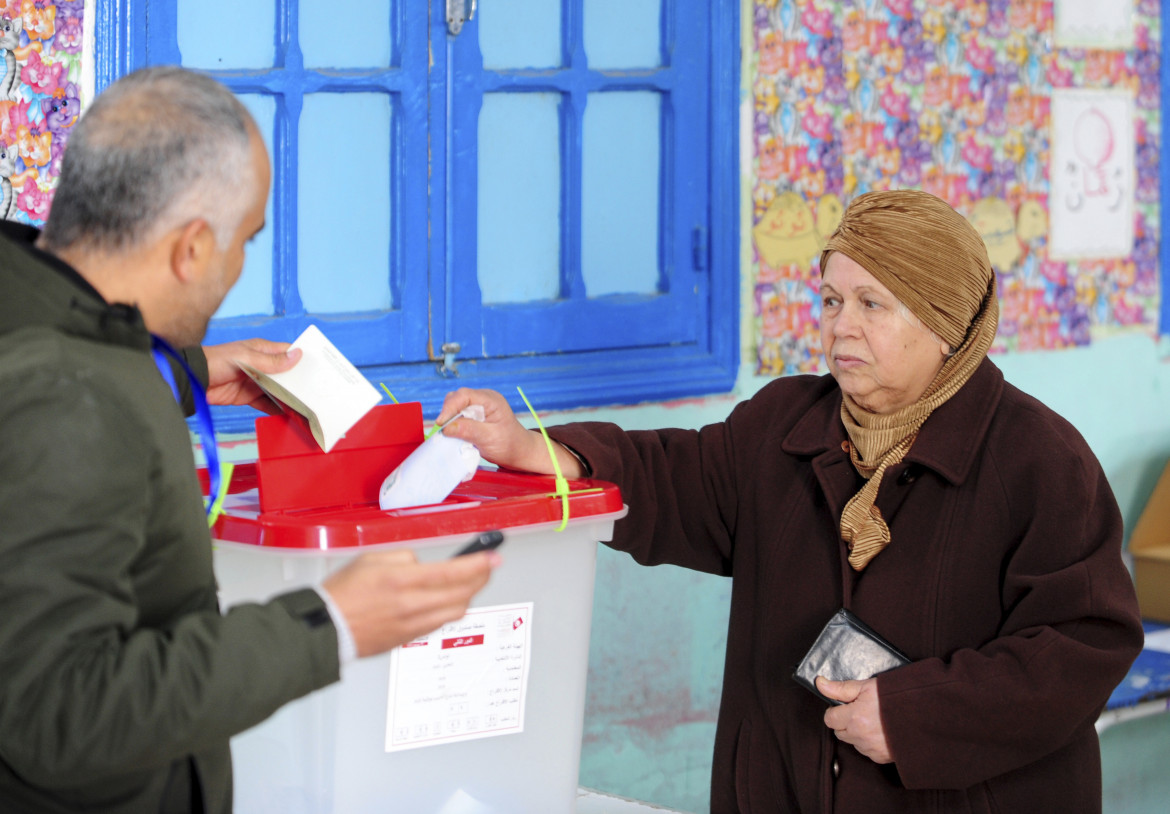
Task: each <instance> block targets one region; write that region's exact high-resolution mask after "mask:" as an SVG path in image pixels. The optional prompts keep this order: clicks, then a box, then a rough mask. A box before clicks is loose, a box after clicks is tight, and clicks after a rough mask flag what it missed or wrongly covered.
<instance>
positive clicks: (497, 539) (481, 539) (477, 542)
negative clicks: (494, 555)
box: [451, 531, 504, 557]
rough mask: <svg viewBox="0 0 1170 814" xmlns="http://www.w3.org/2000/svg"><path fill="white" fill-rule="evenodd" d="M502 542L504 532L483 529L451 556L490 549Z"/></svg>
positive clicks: (460, 555)
mask: <svg viewBox="0 0 1170 814" xmlns="http://www.w3.org/2000/svg"><path fill="white" fill-rule="evenodd" d="M502 542H504V532H502V531H485V532H483V533H482V534H480V535H479V536H478V537H476V538H475V539H474V540H472V541H471V542H470V543H468V544H467V545H465V546H463V548H461V549H459V550H458V551H456V552H455V553H454V554H452V555H451V556H452V557H462V556H463V555H464V554H474V553H475V552H477V551H491V550H492V549H493V548H497V547H498V546H499V545H500V543H502Z"/></svg>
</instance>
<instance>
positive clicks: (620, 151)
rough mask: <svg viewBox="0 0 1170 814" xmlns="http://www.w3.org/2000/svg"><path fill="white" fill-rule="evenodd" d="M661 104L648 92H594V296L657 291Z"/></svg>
mask: <svg viewBox="0 0 1170 814" xmlns="http://www.w3.org/2000/svg"><path fill="white" fill-rule="evenodd" d="M661 106H662V101H661V99H660V98H659V96H658V94H656V93H650V92H647V91H637V92H628V93H591V94H589V102H588V103H587V104H586V105H585V121H584V137H583V144H582V148H581V150H582V161H581V163H582V173H581V175H582V213H581V221H582V222H581V274H582V277H584V280H585V290H586V292H588V295H589V296H590V297H600V296H603V295H605V294H614V293H653V292H656V291H657V290H658V227H659V224H658V198H659V195H658V188H659V172H660V168H659V163H660V161H659V140H660V135H659V129H660V124H659V122H660V120H661Z"/></svg>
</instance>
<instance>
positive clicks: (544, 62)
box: [477, 0, 561, 70]
mask: <svg viewBox="0 0 1170 814" xmlns="http://www.w3.org/2000/svg"><path fill="white" fill-rule="evenodd" d="M479 6H480V7H479V9H478V11H477V19H478V20H479V48H480V51H481V52H482V53H483V66H484V67H485V68H487V69H488V70H498V69H501V68H556V67H559V66H560V64H561V4H560V2H559V0H490V2H487V0H485V2H482V3H480V4H479Z"/></svg>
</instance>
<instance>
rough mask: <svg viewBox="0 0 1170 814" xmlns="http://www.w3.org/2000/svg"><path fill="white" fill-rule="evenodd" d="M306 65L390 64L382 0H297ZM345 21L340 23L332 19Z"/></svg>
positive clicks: (387, 14)
mask: <svg viewBox="0 0 1170 814" xmlns="http://www.w3.org/2000/svg"><path fill="white" fill-rule="evenodd" d="M300 4H301V5H300V9H301V14H300V30H301V53H302V54H304V58H305V67H306V68H385V67H388V66H389V65H390V64H391V57H392V53H391V47H392V46H391V44H390V13H391V11H390V10H391V9H392V8H394V6H395V5H396V4H395V3H388V2H386V0H300ZM342 20H345V21H348V22H347V23H346V24H344V25H337V24H335V23H336V22H339V21H342Z"/></svg>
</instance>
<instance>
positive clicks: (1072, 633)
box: [439, 190, 1142, 814]
mask: <svg viewBox="0 0 1170 814" xmlns="http://www.w3.org/2000/svg"><path fill="white" fill-rule="evenodd" d="M821 269H822V286H821V298H822V318H821V341H822V344H823V349H824V352H825V358H826V360H827V361H828V365H829V371H830V374H831V375H828V376H823V377H814V376H793V377H787V378H782V379H778V380H776V381H774V382H772V383H770V384H768V385H767V386H766V387H764V388H763V389H762V390H760V392H759V393H758V394H756V395H755V396H754V397H752V398H751V399H749V400H747V401H745V402H743V403H741V404H739V405H738V406H737V407H736V408H735V409H734V410H733V411H732V413H731V415H730V417H729V418H728V419H727V420H726V421H724V422H722V423H720V424H714V425H711V426H707V427H704V428H703V429H701V430H698V431H688V430H674V429H666V430H658V431H641V432H624V431H622V430H621V429H619V428H618V427H616V426H613V425H609V424H601V423H577V424H568V425H564V426H560V427H555V428H552V429H550V430H549V434H550V435H551V436H552V437H553V438H554V439H556V441H558V442H559V444H558V446H557V448H556V454H557V456H558V459H559V462H560V466H561V468H562V470H563V471H564V473H565V474H566V475H567V476H569V477H572V476H581V475H584V474H590V475H592V476H594V477H597V478H600V479H603V480H608V481H612V482H614V483H617V484H618V485H619V486H620V487H621V490H622V494H623V496H624V497H625V500H626V502H627V503H628V504H629V506H630V514H629V516H628V517H627V518H625V519H624V520H622V521H620V522H619V523H618V525H617V527H616V529H615V538H614V541H613V543H612V545H613V546H614V547H615V548H619V549H622V550H625V551H629V552H630V553H631V554H632V555H633V556H634V558H635V559H636V560H637V561H638V562H640V563H643V564H647V565H652V564H657V563H674V564H677V565H682V566H685V567H689V568H694V569H698V570H701V571H707V572H711V573H716V574H724V575H728V576H731V577H733V583H732V598H731V619H730V627H729V632H728V644H727V657H726V664H725V670H724V687H723V696H722V702H721V706H720V713H719V725H718V730H717V733H716V742H715V756H714V768H713V777H712V788H711V810H712V812H716V813H717V814H723V812H741V813H742V814H748V812H750V813H751V814H761V812H790V811H801V812H866V813H867V814H871V813H872V812H899V814H902V813H903V812H912V811H963V812H967V811H1001V812H1024V811H1028V812H1031V811H1060V812H1080V811H1085V812H1096V811H1100V810H1101V769H1100V752H1099V747H1098V742H1097V736H1096V732H1095V730H1094V726H1093V724H1094V721H1095V720H1096V718H1097V715H1098V714H1099V713H1100V711H1101V709H1102V707H1103V705H1104V703H1105V701H1106V699H1107V698H1108V696H1109V694H1110V692H1111V690H1112V689H1113V687H1114V686H1115V685H1116V684H1117V683H1118V682H1119V681H1120V680H1121V678H1122V677H1123V676H1124V675H1125V672H1126V670H1127V669H1128V667H1129V665H1130V663H1131V662H1132V660H1133V659H1134V658H1135V656H1136V655H1137V653H1138V651H1139V650H1140V649H1141V645H1142V633H1141V625H1140V620H1139V617H1138V611H1137V603H1136V600H1135V598H1134V592H1133V587H1132V583H1131V581H1130V577H1129V574H1128V572H1127V571H1126V569H1125V567H1124V565H1123V563H1122V561H1121V537H1122V523H1121V517H1120V514H1119V512H1118V508H1117V504H1116V501H1115V500H1114V497H1113V494H1112V492H1111V490H1110V488H1109V484H1108V482H1107V481H1106V479H1105V475H1104V473H1103V472H1102V470H1101V467H1100V464H1099V463H1098V462H1097V460H1096V458H1095V457H1094V455H1093V453H1092V452H1091V451H1090V450H1089V448H1088V446H1087V445H1086V444H1085V442H1084V440H1083V439H1082V438H1081V436H1080V435H1079V434H1078V433H1077V431H1076V430H1075V429H1073V427H1072V426H1071V425H1070V424H1068V422H1066V421H1064V420H1063V419H1062V418H1060V417H1059V416H1058V415H1056V414H1055V413H1053V412H1052V411H1051V410H1049V409H1048V408H1046V407H1045V406H1044V405H1042V404H1040V403H1039V402H1038V401H1036V400H1035V399H1033V398H1031V397H1030V396H1028V395H1026V394H1024V393H1023V392H1021V391H1020V390H1018V389H1016V388H1015V387H1013V386H1011V385H1010V384H1007V383H1006V382H1005V381H1004V379H1003V375H1002V374H1001V373H1000V371H999V369H998V368H997V367H996V366H995V365H994V364H993V363H992V362H991V361H990V360H989V359H988V358H987V351H988V348H989V347H990V346H991V343H992V339H993V338H994V336H995V328H996V323H997V316H998V303H997V300H996V295H995V274H994V272H993V271H992V269H991V265H990V263H989V262H988V258H987V252H986V249H985V248H984V245H983V242H982V240H981V239H980V237H979V235H978V234H977V233H976V232H975V230H974V229H973V228H972V227H971V225H970V224H968V223H967V221H966V220H965V219H963V218H962V217H961V216H960V215H959V214H958V213H956V212H955V211H954V210H953V209H951V208H950V207H949V206H948V205H947V204H946V203H945V202H943V201H941V200H940V199H938V198H935V197H933V196H931V195H928V194H926V193H923V192H918V191H908V190H903V191H894V192H875V193H869V194H866V195H862V196H860V197H858V198H857V199H856V200H855V201H854V202H853V203H852V204H851V206H850V207H849V209H848V210H847V211H846V213H845V216H844V218H843V220H842V222H841V225H840V227H839V228H838V229H837V231H836V232H835V233H834V234H833V236H832V237H831V238H830V239H829V241H828V242H827V244H826V246H825V250H824V253H823V254H822V256H821ZM470 403H480V404H483V405H484V406H485V408H486V413H487V421H486V422H485V423H483V424H479V423H477V422H473V421H456V422H454V423H453V424H452V425H451V426H449V427H448V428H447V430H446V432H447V434H448V435H451V436H454V437H458V438H465V439H468V440H471V441H473V442H474V443H476V444H477V445H478V446H479V448H480V450H481V453H482V454H483V455H484V457H485V458H487V459H488V460H491V461H494V462H496V463H498V464H500V465H502V466H507V467H510V468H516V469H525V470H529V471H534V472H550V471H551V462H550V460H549V458H548V453H547V451H546V449H545V446H544V443H543V441H542V440H541V438H540V437H539V436H538V435H536V434H534V433H531V432H528V431H527V430H525V429H524V428H523V427H522V426H521V425H520V424H519V423H518V422H517V420H516V418H515V417H514V416H513V415H512V412H511V410H510V409H509V408H508V406H507V404H506V403H505V401H504V400H503V398H502V397H501V396H499V395H498V394H496V393H493V392H491V391H472V390H459V391H456V392H454V393H452V394H449V395H448V397H447V400H446V402H445V404H444V407H443V412H442V414H441V415H440V416H439V421H445V420H446V419H447V418H448V417H450V416H454V415H455V414H456V413H457V412H458V411H460V410H461V409H463V408H464V407H466V406H467V405H468V404H470ZM840 607H846V608H849V609H850V610H851V611H852V612H853V613H854V614H856V615H857V616H858V617H860V618H861V619H862V620H863V621H864V622H866V623H867V624H868V625H869V626H870V627H872V628H874V629H875V630H876V631H877V632H878V633H879V634H880V635H881V636H882V637H883V638H885V639H887V640H888V641H890V642H891V643H892V644H893V645H894V646H895V647H897V648H898V649H899V650H901V651H902V652H903V653H905V654H906V655H907V656H909V658H910V660H911V663H910V664H908V665H906V666H904V667H900V668H897V669H895V670H891V671H889V672H886V673H882V674H880V675H878V676H876V677H874V678H871V679H868V680H864V681H845V682H827V681H824V680H823V679H818V688H819V689H820V690H821V692H822V693H824V694H825V695H826V696H827V697H830V698H833V699H835V700H838V701H842V702H844V703H843V704H842V705H840V706H833V707H830V708H828V709H826V705H825V703H824V702H823V701H822V700H821V699H819V698H817V697H816V696H815V695H814V694H812V693H810V692H808V690H807V689H805V688H803V687H802V686H800V685H799V684H797V683H796V682H795V681H794V680H793V679H792V678H791V674H792V671H793V668H794V666H795V665H796V664H797V663H798V662H799V661H800V659H801V658H802V656H803V655H804V653H805V652H806V651H807V650H808V648H809V646H810V645H811V643H812V642H813V641H814V639H815V638H816V636H817V634H818V633H819V632H820V630H821V628H822V627H823V626H824V625H825V623H826V621H827V620H828V619H829V617H830V616H832V615H833V613H834V612H835V611H836V610H837V609H838V608H840Z"/></svg>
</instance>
